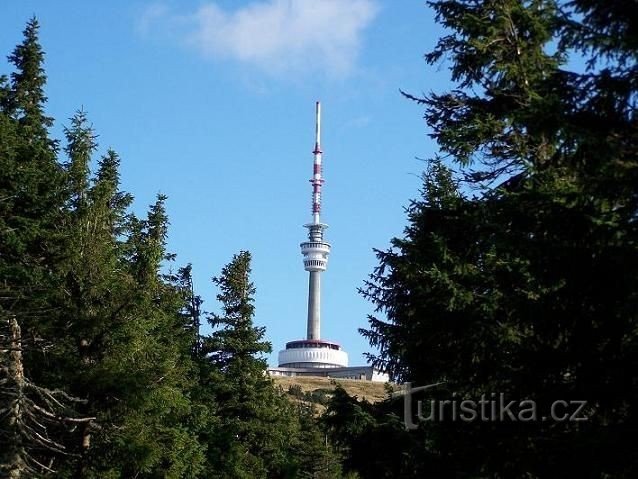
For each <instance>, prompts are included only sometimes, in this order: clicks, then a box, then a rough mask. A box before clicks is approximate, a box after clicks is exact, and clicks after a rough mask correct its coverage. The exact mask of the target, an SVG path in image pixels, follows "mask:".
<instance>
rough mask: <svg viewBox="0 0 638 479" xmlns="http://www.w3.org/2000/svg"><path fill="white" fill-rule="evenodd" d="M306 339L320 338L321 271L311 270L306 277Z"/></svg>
mask: <svg viewBox="0 0 638 479" xmlns="http://www.w3.org/2000/svg"><path fill="white" fill-rule="evenodd" d="M306 339H321V273H320V272H319V271H311V272H310V277H309V278H308V331H307V334H306Z"/></svg>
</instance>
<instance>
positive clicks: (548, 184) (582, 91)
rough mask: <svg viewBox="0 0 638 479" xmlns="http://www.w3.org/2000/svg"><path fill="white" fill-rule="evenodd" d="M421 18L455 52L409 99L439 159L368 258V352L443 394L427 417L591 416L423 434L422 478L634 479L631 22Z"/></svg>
mask: <svg viewBox="0 0 638 479" xmlns="http://www.w3.org/2000/svg"><path fill="white" fill-rule="evenodd" d="M431 6H432V7H433V9H434V11H435V12H436V15H437V19H438V20H439V22H441V23H442V24H443V25H444V26H445V27H447V29H448V32H449V33H448V34H447V35H446V36H444V37H443V38H441V39H440V40H439V42H438V44H437V46H436V47H435V49H434V50H433V51H432V52H431V53H429V54H428V55H426V60H427V62H428V63H430V64H433V63H436V62H439V61H445V62H448V63H449V65H450V69H451V74H452V81H453V82H454V83H455V88H454V89H452V90H451V91H448V92H443V93H440V92H439V93H431V94H429V95H427V96H425V97H423V98H418V97H414V96H410V95H407V96H408V97H410V98H412V99H413V100H415V101H417V102H418V103H419V104H421V105H423V106H424V107H425V120H426V123H427V125H428V126H429V128H430V130H431V136H432V137H433V138H434V139H435V140H436V141H437V143H438V145H439V147H440V151H441V154H442V158H435V159H434V160H432V162H431V163H430V167H429V168H428V170H427V171H426V173H425V174H424V186H423V190H422V195H421V198H419V199H417V200H415V201H413V202H412V203H411V205H410V207H409V208H408V212H407V213H408V220H409V224H408V226H407V228H406V229H405V233H404V235H403V236H402V237H401V238H396V239H394V240H393V241H392V248H391V249H390V250H387V251H378V253H377V254H378V258H379V267H378V268H377V269H376V270H375V272H374V274H373V275H372V276H371V278H370V280H369V281H368V282H367V283H366V286H365V287H364V288H363V293H364V295H365V296H367V297H368V298H369V299H370V300H371V301H372V302H373V304H374V305H375V307H376V308H377V311H378V312H379V313H381V314H379V315H377V316H376V317H371V318H370V325H369V328H368V329H367V330H365V331H363V334H364V335H365V336H366V337H367V338H368V339H369V340H370V342H371V344H372V345H375V346H377V347H378V348H379V354H378V355H376V356H375V357H373V359H374V361H375V363H376V364H378V365H380V366H383V367H386V368H388V370H389V371H390V372H391V373H392V374H393V376H394V378H395V379H399V380H404V381H413V382H414V383H415V384H419V385H423V384H432V383H438V382H441V381H443V382H445V387H444V388H440V389H439V391H438V392H436V394H434V395H432V394H431V395H430V397H431V398H432V397H434V398H439V399H453V398H456V400H457V401H460V400H462V399H468V400H478V399H479V398H480V397H481V396H482V395H485V396H487V397H491V395H492V394H494V395H496V397H499V395H500V394H501V393H502V394H504V396H505V397H507V398H508V400H509V399H512V400H518V401H520V400H526V399H532V400H534V401H536V404H537V408H538V410H539V411H542V412H545V411H549V409H550V407H551V404H552V403H553V402H554V401H557V400H565V401H571V400H582V401H587V405H586V407H585V408H584V409H583V411H582V414H583V416H584V420H583V421H564V422H557V421H551V420H550V421H543V420H542V418H540V417H539V418H538V420H536V421H531V422H525V423H521V422H516V421H511V420H507V419H506V420H504V421H499V420H497V421H481V420H479V421H472V422H461V421H458V420H457V421H454V420H447V421H430V422H426V423H423V424H421V427H420V429H419V430H418V431H415V432H414V434H413V436H412V437H413V439H414V441H415V442H416V443H417V444H420V446H419V448H420V451H421V455H422V457H425V456H427V455H431V456H432V457H433V459H435V460H433V461H431V462H430V464H424V465H423V468H422V470H421V473H422V474H426V473H427V474H429V475H430V477H436V476H441V477H449V476H455V477H530V478H531V477H592V478H594V477H595V478H602V477H605V478H606V477H635V476H636V473H637V472H638V462H636V456H635V450H636V447H637V441H636V439H635V438H636V433H637V432H638V411H637V410H636V407H638V375H637V373H636V371H637V369H636V366H637V365H638V296H637V295H636V292H637V291H638V282H637V281H638V278H637V276H636V268H637V267H638V230H637V226H638V224H637V222H636V215H637V213H638V203H637V201H638V194H637V189H636V186H637V185H638V123H637V121H638V118H637V117H636V102H637V99H638V81H637V80H638V64H637V60H638V23H637V22H638V17H637V16H636V14H635V13H636V10H635V3H633V2H590V1H586V0H574V1H571V2H554V1H545V0H539V1H525V2H520V1H516V0H505V1H474V0H458V1H456V0H450V1H435V2H432V3H431ZM446 165H448V166H446ZM453 169H455V170H456V174H455V172H454V171H453ZM426 416H427V414H426ZM441 459H443V461H441ZM368 477H374V476H373V475H370V476H368Z"/></svg>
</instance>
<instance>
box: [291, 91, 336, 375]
mask: <svg viewBox="0 0 638 479" xmlns="http://www.w3.org/2000/svg"><path fill="white" fill-rule="evenodd" d="M315 108H316V110H315V149H314V150H313V152H312V153H313V155H314V161H313V169H312V178H311V179H310V184H311V185H312V222H311V223H308V224H305V225H304V227H306V228H308V241H304V242H303V243H301V245H300V246H301V254H302V255H303V265H304V269H305V270H306V271H308V273H309V278H308V321H307V328H306V339H300V340H297V341H290V342H288V343H286V349H284V350H282V351H280V352H279V366H280V367H289V368H340V367H346V366H348V355H347V354H346V352H345V351H343V350H342V349H341V346H340V345H339V344H337V343H335V342H332V341H326V340H323V339H321V273H322V272H324V271H325V270H326V266H327V265H328V255H329V254H330V243H327V242H326V241H324V239H323V233H324V231H325V229H326V228H327V227H328V225H326V224H324V223H322V222H321V187H322V185H323V177H322V173H323V172H322V161H321V160H322V157H321V155H322V151H321V105H320V104H319V102H317V103H316V106H315Z"/></svg>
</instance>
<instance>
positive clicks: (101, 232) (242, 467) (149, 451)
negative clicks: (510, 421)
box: [0, 19, 341, 479]
mask: <svg viewBox="0 0 638 479" xmlns="http://www.w3.org/2000/svg"><path fill="white" fill-rule="evenodd" d="M9 59H10V61H11V62H12V63H13V65H14V67H15V71H14V72H13V73H12V74H11V77H10V79H9V78H7V77H2V79H1V81H0V289H1V292H0V475H1V476H2V477H11V478H26V477H42V476H45V475H53V476H55V477H60V478H64V477H74V478H132V477H136V478H140V479H141V478H157V477H167V478H197V477H206V478H208V477H224V478H267V477H268V478H270V477H291V478H292V477H314V478H326V479H328V478H335V477H341V476H340V466H339V461H338V457H337V456H336V455H335V454H334V453H333V452H332V448H331V446H330V445H329V444H327V443H326V441H325V435H324V434H323V433H322V432H321V430H320V428H319V424H318V422H317V421H316V419H315V418H314V416H312V414H310V413H308V412H307V411H303V410H300V409H299V408H298V407H295V406H293V405H292V403H290V402H289V401H288V400H287V399H285V397H284V395H283V393H282V392H280V391H279V390H278V389H276V388H275V387H274V385H273V383H272V381H271V380H270V379H269V378H268V376H267V375H266V367H267V365H266V363H265V361H264V359H263V357H262V354H263V353H266V352H268V351H270V344H269V343H267V342H265V341H264V340H263V337H264V329H263V328H260V327H256V326H254V325H253V314H254V311H253V305H252V302H253V295H254V292H255V289H254V287H253V285H252V283H251V282H250V276H249V275H250V254H249V253H247V252H241V253H240V254H238V255H237V256H236V257H235V258H233V260H232V262H231V263H230V264H229V265H228V266H226V267H225V268H224V269H223V270H222V272H221V275H220V276H219V277H216V278H214V279H213V282H214V285H216V286H217V287H218V288H219V290H220V294H219V296H218V299H219V301H220V303H221V305H222V312H221V313H220V314H212V315H211V316H210V318H209V321H210V323H211V326H212V333H211V334H210V336H202V335H200V331H199V326H200V320H201V316H202V312H201V303H202V301H201V299H200V298H199V297H198V296H197V295H196V294H195V292H194V289H193V281H192V276H191V267H190V265H188V266H186V267H182V268H177V270H176V271H177V272H173V269H172V268H170V263H171V262H173V261H174V255H172V254H170V253H169V252H168V251H167V250H166V239H167V233H168V218H167V216H166V211H165V201H166V198H165V197H164V196H161V195H159V196H158V197H157V200H156V202H155V203H154V204H152V205H151V206H150V207H149V210H148V213H147V214H146V216H145V217H137V216H135V215H134V214H132V213H131V212H130V210H129V206H130V205H131V203H132V201H133V198H132V196H131V195H129V194H127V193H125V192H123V191H121V189H120V187H119V173H118V168H119V162H120V159H119V157H118V155H117V153H116V152H114V151H112V150H108V151H107V152H106V153H105V154H104V156H102V157H101V158H99V159H95V158H94V156H95V152H96V150H97V147H98V145H97V143H96V138H97V135H96V134H95V132H94V130H93V128H92V125H91V124H90V122H89V120H88V117H87V114H86V112H84V111H78V112H77V113H76V114H75V115H74V116H73V117H72V118H71V119H70V120H69V125H68V126H67V127H66V128H65V130H64V132H65V138H64V141H63V143H62V147H60V144H59V142H58V141H55V140H52V139H51V138H50V137H49V131H48V130H49V127H50V126H51V125H52V122H53V120H52V119H51V118H48V117H47V116H46V115H45V113H44V110H45V103H46V97H45V96H44V87H45V83H46V76H45V73H44V68H43V60H44V53H43V51H42V48H41V47H40V44H39V42H38V22H37V21H36V20H35V19H33V20H31V21H29V23H28V24H27V27H26V29H25V31H24V40H23V42H22V43H21V44H20V45H18V46H17V47H16V49H15V50H14V52H13V54H12V55H11V56H10V57H9ZM94 164H95V165H96V166H97V168H96V170H95V172H94V173H92V172H91V169H92V166H93V165H94ZM167 270H168V271H169V272H168V273H167V272H166V271H167ZM311 450H312V451H313V454H310V453H309V451H311Z"/></svg>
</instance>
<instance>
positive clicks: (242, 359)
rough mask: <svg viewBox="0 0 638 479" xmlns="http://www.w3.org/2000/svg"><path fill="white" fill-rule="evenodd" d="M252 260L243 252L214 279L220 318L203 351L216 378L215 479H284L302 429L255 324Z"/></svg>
mask: <svg viewBox="0 0 638 479" xmlns="http://www.w3.org/2000/svg"><path fill="white" fill-rule="evenodd" d="M250 261H251V256H250V253H249V252H247V251H242V252H240V253H239V254H237V255H235V256H234V257H233V260H232V261H231V262H230V263H229V264H228V265H226V266H225V267H224V268H223V269H222V272H221V275H220V276H218V277H215V278H213V282H214V283H215V284H216V285H217V286H218V288H219V290H220V292H219V294H218V296H217V299H218V300H219V301H220V302H221V304H222V312H221V314H213V315H211V316H210V317H209V322H210V324H211V326H212V327H213V332H212V333H211V335H210V336H209V337H208V338H205V339H204V343H203V349H204V353H205V354H206V356H207V357H208V358H209V361H210V362H211V365H212V368H213V369H212V371H211V374H213V375H214V376H216V377H217V378H218V379H217V384H216V386H215V389H214V399H215V402H216V404H217V410H216V412H217V414H218V416H219V418H220V421H221V424H220V427H219V430H218V433H217V434H216V435H215V437H214V438H212V439H213V443H212V444H209V458H210V459H209V460H210V462H211V468H212V469H213V472H212V475H213V477H229V478H230V477H236V478H240V477H241V478H243V477H246V478H248V477H251V478H260V477H261V478H265V477H280V476H282V475H284V474H285V471H286V470H289V469H290V468H291V467H292V462H293V460H292V458H291V457H290V448H291V445H292V441H293V439H294V438H293V434H294V432H295V431H296V428H297V427H298V426H297V425H296V423H295V421H294V419H295V418H294V416H292V415H291V405H290V404H289V403H288V402H287V400H286V399H285V398H284V397H283V395H281V394H279V393H278V392H277V391H276V390H275V388H274V387H273V384H272V380H271V379H270V378H268V376H267V374H266V368H267V363H266V360H265V359H264V357H263V354H265V353H268V352H269V351H270V349H271V346H270V343H268V342H266V341H264V334H265V329H264V328H263V327H259V326H255V325H254V324H253V315H254V305H253V302H254V294H255V288H254V286H253V283H252V282H251V280H250V272H251V269H250Z"/></svg>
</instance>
